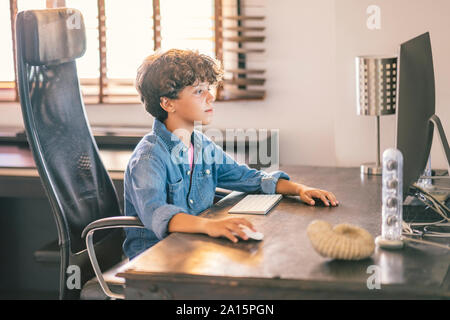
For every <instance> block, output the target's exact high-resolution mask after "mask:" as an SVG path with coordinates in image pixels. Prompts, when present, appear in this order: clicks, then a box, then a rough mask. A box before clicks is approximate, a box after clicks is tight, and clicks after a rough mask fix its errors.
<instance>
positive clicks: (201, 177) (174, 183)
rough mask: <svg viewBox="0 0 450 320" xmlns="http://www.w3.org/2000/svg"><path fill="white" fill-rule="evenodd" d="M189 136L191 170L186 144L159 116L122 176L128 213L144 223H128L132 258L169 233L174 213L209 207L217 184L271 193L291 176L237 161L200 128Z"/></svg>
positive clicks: (127, 246)
mask: <svg viewBox="0 0 450 320" xmlns="http://www.w3.org/2000/svg"><path fill="white" fill-rule="evenodd" d="M191 142H192V143H193V145H194V164H193V166H192V172H191V170H190V167H189V159H188V149H187V148H186V147H185V145H184V144H183V142H182V141H181V140H180V139H179V138H178V137H177V136H176V135H174V134H172V133H171V132H170V131H168V130H167V128H166V126H165V125H164V124H163V123H162V122H160V121H158V120H157V119H155V120H154V124H153V130H152V132H150V133H149V134H147V135H145V136H144V137H143V138H142V140H141V141H140V142H139V143H138V145H137V146H136V149H135V150H134V152H133V154H132V156H131V159H130V161H129V162H128V166H127V169H126V172H125V177H124V192H125V196H124V200H125V215H127V216H137V217H139V219H140V220H141V221H142V223H143V224H144V225H145V228H126V229H125V232H126V239H125V242H124V244H123V249H124V252H125V254H126V255H127V256H128V257H129V258H130V259H132V258H134V257H135V256H136V255H138V254H139V253H141V252H143V251H144V250H146V249H147V248H149V247H151V246H153V245H155V244H156V243H157V242H158V241H160V240H162V239H163V238H164V237H166V236H167V235H168V230H167V226H168V223H169V221H170V219H171V218H172V217H173V216H174V215H175V214H177V213H180V212H183V213H188V214H192V215H198V214H199V213H201V212H202V211H204V210H205V209H207V208H209V207H210V206H211V205H212V204H213V200H214V194H215V189H216V187H220V188H224V189H228V190H236V191H243V192H248V193H267V194H273V193H275V188H276V184H277V181H278V179H279V178H283V179H288V180H289V176H288V175H287V174H286V173H284V172H281V171H276V172H273V173H271V174H267V173H265V172H263V171H258V170H255V169H250V168H249V167H248V166H247V165H240V164H238V163H236V162H235V161H234V160H233V159H232V158H231V157H230V156H229V155H228V154H226V153H225V152H224V151H223V149H222V148H220V147H219V146H217V145H216V144H215V143H214V142H213V141H211V140H210V139H209V138H208V137H206V136H205V135H204V134H202V133H201V132H199V131H197V130H194V132H193V134H192V137H191ZM191 176H192V179H191Z"/></svg>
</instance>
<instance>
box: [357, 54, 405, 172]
mask: <svg viewBox="0 0 450 320" xmlns="http://www.w3.org/2000/svg"><path fill="white" fill-rule="evenodd" d="M396 90H397V57H382V56H359V57H356V97H357V101H356V105H357V114H358V115H364V116H376V122H377V159H376V162H375V163H364V164H362V165H361V173H364V174H367V175H381V173H382V167H381V164H380V116H382V115H388V114H394V113H395V102H396Z"/></svg>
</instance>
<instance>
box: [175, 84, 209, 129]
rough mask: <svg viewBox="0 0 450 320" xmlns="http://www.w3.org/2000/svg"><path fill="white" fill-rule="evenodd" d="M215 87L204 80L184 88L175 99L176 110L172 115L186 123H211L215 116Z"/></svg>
mask: <svg viewBox="0 0 450 320" xmlns="http://www.w3.org/2000/svg"><path fill="white" fill-rule="evenodd" d="M212 90H213V88H212V87H211V86H210V85H209V83H207V82H202V83H198V84H194V85H192V86H188V87H186V88H184V89H183V90H182V91H180V93H179V94H178V99H173V100H171V102H172V103H173V108H174V110H175V112H173V113H172V114H170V113H169V115H170V116H174V117H177V118H178V119H177V120H180V121H181V122H184V123H186V124H191V125H192V124H194V122H201V124H202V125H207V124H209V123H211V120H212V116H213V112H214V110H213V106H212V102H213V101H214V100H215V97H214V95H213V93H212V92H211V91H212Z"/></svg>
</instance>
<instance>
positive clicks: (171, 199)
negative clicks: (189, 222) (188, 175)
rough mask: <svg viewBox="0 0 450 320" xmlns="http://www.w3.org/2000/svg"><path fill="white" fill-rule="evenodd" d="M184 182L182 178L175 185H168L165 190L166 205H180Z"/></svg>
mask: <svg viewBox="0 0 450 320" xmlns="http://www.w3.org/2000/svg"><path fill="white" fill-rule="evenodd" d="M183 187H184V181H183V178H180V180H178V181H177V182H175V183H169V184H168V190H167V203H169V204H174V205H182V204H183V197H184V189H183Z"/></svg>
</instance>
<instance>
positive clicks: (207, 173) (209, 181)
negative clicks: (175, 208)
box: [196, 169, 216, 208]
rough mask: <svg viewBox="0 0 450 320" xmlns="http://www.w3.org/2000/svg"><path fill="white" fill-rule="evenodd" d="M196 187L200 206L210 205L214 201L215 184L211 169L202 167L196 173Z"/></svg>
mask: <svg viewBox="0 0 450 320" xmlns="http://www.w3.org/2000/svg"><path fill="white" fill-rule="evenodd" d="M196 182H197V189H198V194H199V198H200V199H201V204H202V207H205V208H207V207H210V206H211V205H212V204H213V202H214V194H215V191H216V186H215V183H214V177H213V175H212V172H211V169H203V170H202V171H200V172H198V175H197V181H196Z"/></svg>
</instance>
